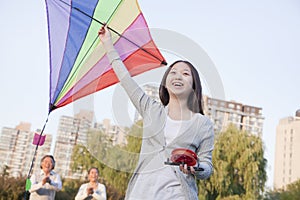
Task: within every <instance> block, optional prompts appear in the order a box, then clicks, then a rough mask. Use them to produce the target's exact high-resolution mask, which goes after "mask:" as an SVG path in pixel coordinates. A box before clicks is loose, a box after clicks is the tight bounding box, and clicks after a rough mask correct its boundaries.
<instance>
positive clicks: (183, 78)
mask: <svg viewBox="0 0 300 200" xmlns="http://www.w3.org/2000/svg"><path fill="white" fill-rule="evenodd" d="M192 87H193V76H192V72H191V69H190V67H189V66H188V65H187V64H186V63H184V62H178V63H176V64H175V65H174V66H173V67H172V69H171V70H170V72H169V74H168V76H167V79H166V88H167V90H168V92H169V94H170V97H171V96H173V95H175V96H177V97H181V96H185V97H188V96H189V94H190V93H191V92H192V91H193V88H192Z"/></svg>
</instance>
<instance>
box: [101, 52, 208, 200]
mask: <svg viewBox="0 0 300 200" xmlns="http://www.w3.org/2000/svg"><path fill="white" fill-rule="evenodd" d="M107 55H108V58H109V60H110V62H111V63H112V67H113V69H114V71H115V73H116V75H117V77H118V78H119V80H120V82H121V85H122V86H123V88H124V89H125V91H126V93H127V94H128V96H129V98H130V99H131V101H132V103H133V104H134V106H135V107H136V109H137V110H138V112H139V113H140V115H141V116H142V117H143V140H142V146H141V151H140V157H139V162H138V165H137V167H136V169H135V171H134V174H133V175H132V177H131V179H130V182H129V184H128V188H127V192H126V198H125V199H128V200H129V199H139V198H137V197H135V198H133V197H132V196H134V195H133V194H132V193H133V191H134V188H135V187H137V186H138V187H139V188H142V187H143V185H142V183H141V182H138V181H137V180H140V179H139V178H138V177H139V176H141V175H142V174H146V173H150V174H151V175H153V176H160V173H161V171H162V169H164V168H165V167H166V166H165V165H164V162H163V161H164V160H165V161H166V159H167V158H168V157H169V156H170V155H171V151H172V150H173V149H175V148H188V149H190V150H192V151H194V152H196V153H197V155H198V165H199V166H200V167H202V168H204V171H199V172H197V173H196V175H195V176H194V175H186V174H184V173H182V172H181V171H180V170H179V167H171V166H168V167H170V168H171V170H169V171H170V173H174V174H175V175H176V177H177V178H178V181H179V183H180V185H181V191H182V192H183V193H184V196H185V199H186V200H196V199H198V189H197V185H196V181H195V178H197V179H206V178H208V177H209V176H210V175H211V174H212V171H213V166H212V151H213V145H214V132H213V125H212V123H211V121H210V120H209V119H208V118H207V117H206V116H203V115H201V114H199V113H197V114H195V115H194V117H193V118H192V119H191V120H190V124H189V126H188V128H185V129H184V130H180V132H181V133H180V135H179V136H178V137H176V138H175V139H174V140H173V141H172V142H171V143H169V144H168V145H166V141H165V137H164V126H165V122H166V119H167V108H166V107H164V106H163V105H162V104H161V103H160V102H156V101H155V100H153V99H152V98H150V97H149V96H147V95H146V94H145V93H144V91H143V90H142V89H141V88H140V87H139V86H138V84H137V83H136V82H135V81H134V80H133V79H132V77H131V76H130V73H129V72H128V70H127V69H126V67H125V66H124V64H123V62H122V61H121V60H120V59H119V55H118V53H117V52H116V51H115V50H114V49H109V50H108V54H107ZM163 171H164V173H165V170H163ZM174 174H170V176H174ZM146 182H147V181H146ZM145 187H158V188H164V186H162V185H154V186H149V185H145ZM151 191H153V190H151V189H150V188H144V194H143V196H142V197H141V199H149V200H155V199H158V196H159V195H156V194H151ZM147 193H148V194H147ZM156 197H157V198H156ZM159 198H160V199H159V200H161V196H160V197H159ZM163 199H169V197H168V195H167V194H166V196H164V198H163Z"/></svg>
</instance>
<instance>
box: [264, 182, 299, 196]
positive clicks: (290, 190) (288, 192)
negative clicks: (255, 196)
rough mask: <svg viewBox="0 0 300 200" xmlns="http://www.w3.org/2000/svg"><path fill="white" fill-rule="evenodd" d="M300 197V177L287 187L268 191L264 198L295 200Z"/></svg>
mask: <svg viewBox="0 0 300 200" xmlns="http://www.w3.org/2000/svg"><path fill="white" fill-rule="evenodd" d="M299 198H300V179H298V180H297V181H295V182H294V183H291V184H289V185H287V187H286V189H285V190H283V189H277V190H274V191H268V192H267V193H266V194H265V197H264V200H295V199H299Z"/></svg>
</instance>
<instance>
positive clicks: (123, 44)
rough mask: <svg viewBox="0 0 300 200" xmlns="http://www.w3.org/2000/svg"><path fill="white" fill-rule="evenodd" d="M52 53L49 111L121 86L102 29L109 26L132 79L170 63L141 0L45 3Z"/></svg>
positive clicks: (47, 1)
mask: <svg viewBox="0 0 300 200" xmlns="http://www.w3.org/2000/svg"><path fill="white" fill-rule="evenodd" d="M45 1H46V8H47V19H48V35H49V49H50V51H49V52H50V106H49V113H50V112H51V111H52V110H54V109H56V108H59V107H62V106H64V105H67V104H69V103H71V102H73V101H75V100H77V99H79V98H81V97H84V96H86V95H89V94H92V93H94V92H96V91H99V90H101V89H103V88H106V87H108V86H110V85H113V84H115V83H117V82H118V79H117V77H116V75H115V74H114V72H113V70H112V68H111V66H110V63H109V61H108V58H107V56H106V55H105V51H104V48H103V45H102V43H101V42H100V40H99V38H98V31H99V29H100V28H101V27H102V26H103V24H105V23H106V24H108V28H109V29H110V30H111V32H112V38H113V41H114V45H115V48H116V50H117V51H118V52H119V54H120V57H121V59H122V60H123V62H124V63H125V65H126V67H127V68H128V70H129V72H130V73H131V75H132V76H134V75H137V74H140V73H143V72H145V71H148V70H150V69H154V68H157V67H160V66H162V65H166V62H165V59H164V58H163V56H162V55H161V53H160V52H159V50H158V49H157V47H156V45H155V44H154V42H153V40H152V37H151V35H150V32H149V29H148V26H147V23H146V21H145V18H144V16H143V14H142V12H141V10H140V8H139V6H138V3H137V1H136V0H45Z"/></svg>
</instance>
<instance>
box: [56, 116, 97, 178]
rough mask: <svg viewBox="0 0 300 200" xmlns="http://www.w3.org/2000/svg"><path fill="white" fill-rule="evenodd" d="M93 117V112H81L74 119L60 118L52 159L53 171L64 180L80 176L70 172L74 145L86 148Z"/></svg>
mask: <svg viewBox="0 0 300 200" xmlns="http://www.w3.org/2000/svg"><path fill="white" fill-rule="evenodd" d="M93 116H94V115H93V112H87V111H81V112H79V113H78V114H77V115H75V116H74V117H69V116H62V117H61V118H60V120H59V125H58V130H57V135H56V142H55V148H54V158H55V159H56V161H57V165H56V166H55V170H56V172H57V173H59V174H60V175H61V176H62V177H64V178H79V177H80V176H81V175H78V174H76V173H73V172H72V170H71V164H72V153H73V149H74V147H75V145H77V144H81V145H84V146H86V144H87V134H88V131H89V129H90V128H91V126H92V121H93Z"/></svg>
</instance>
